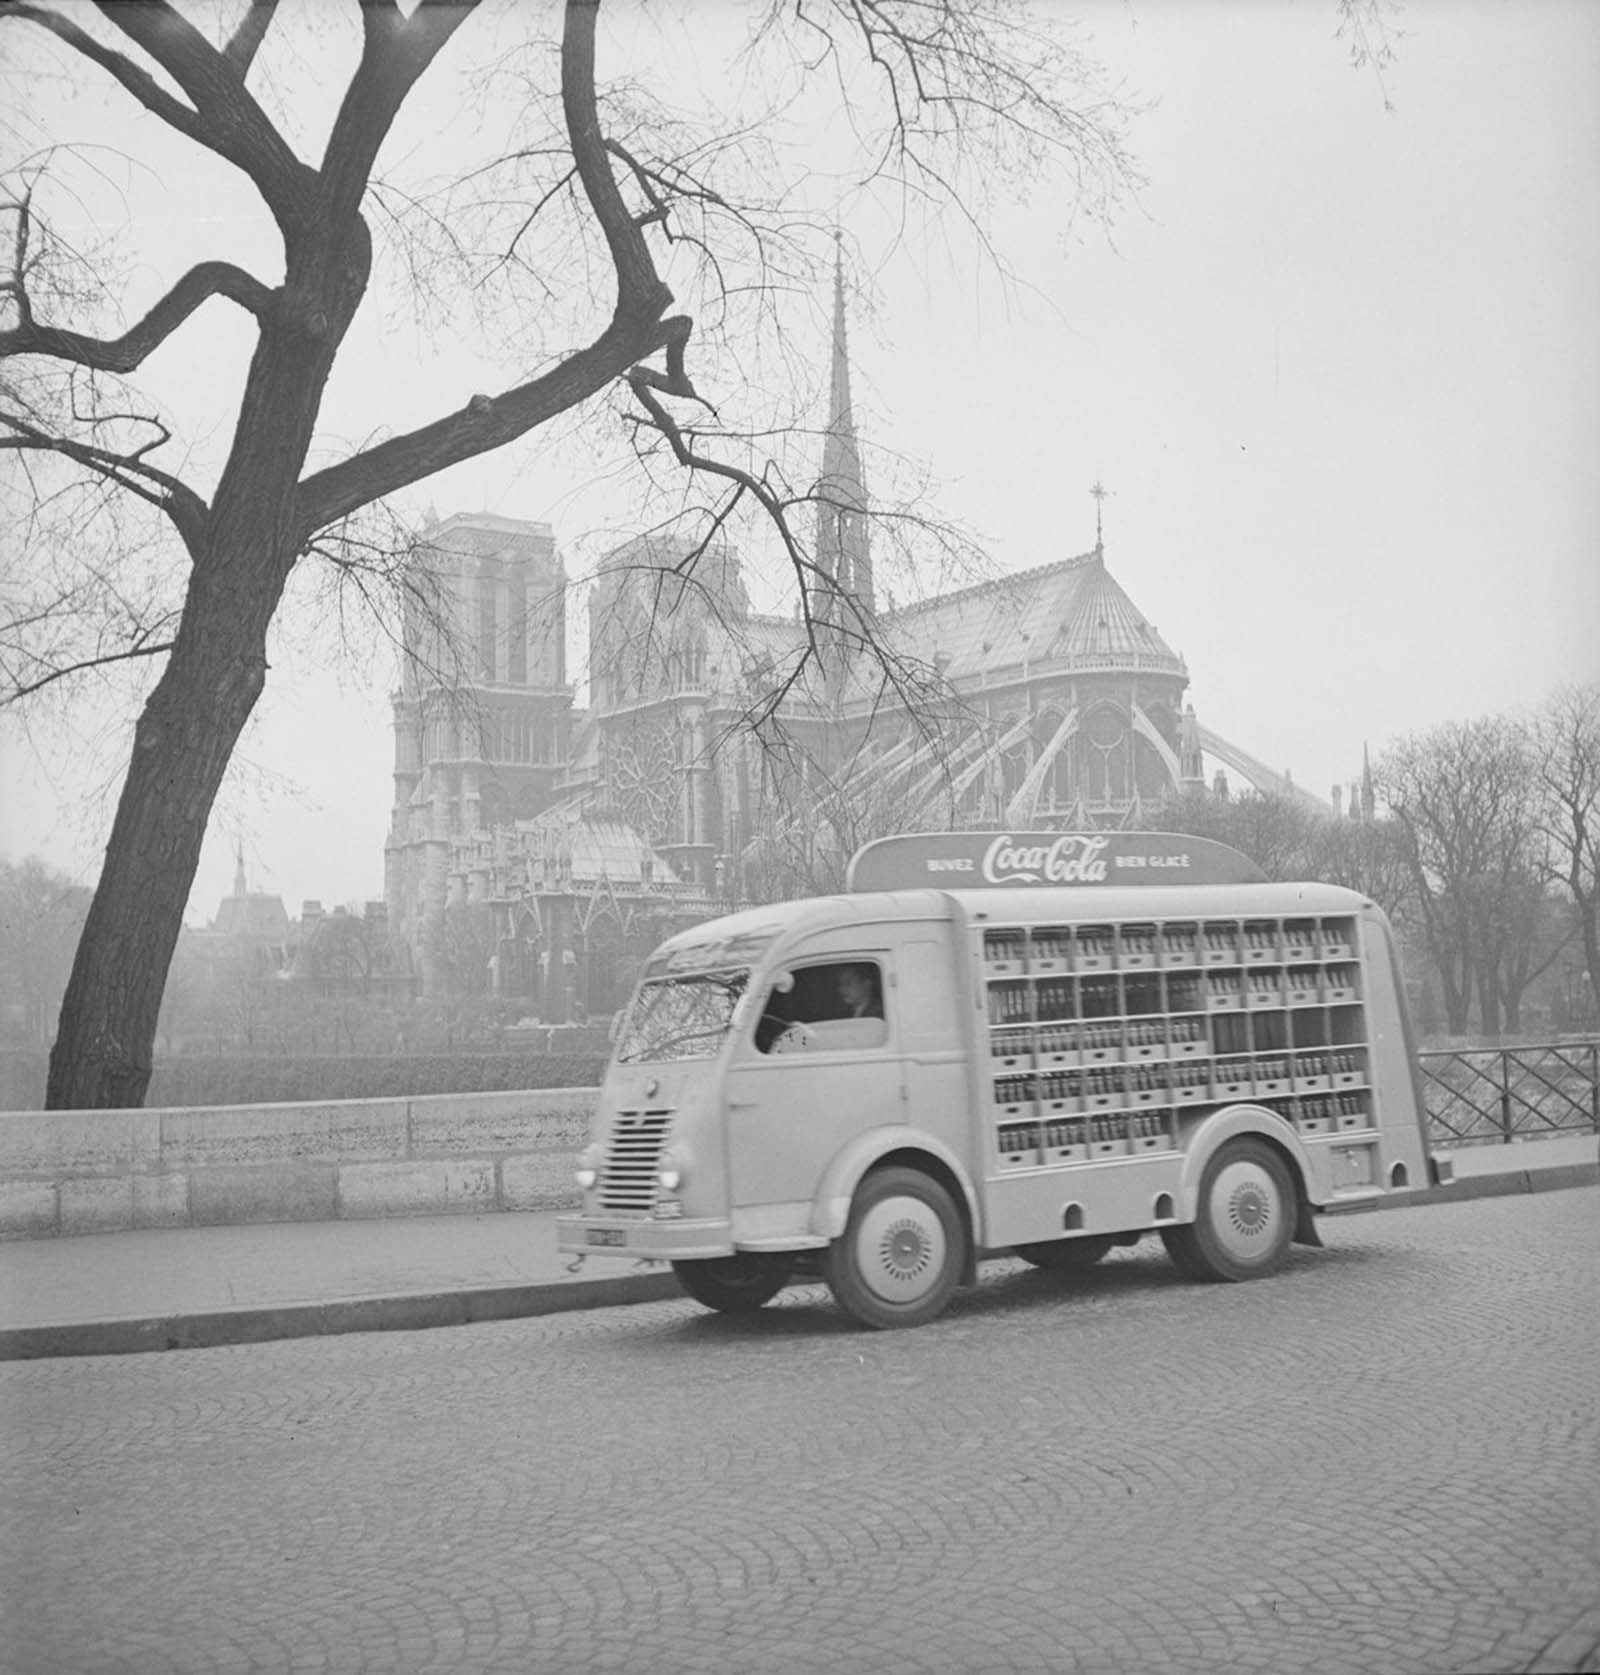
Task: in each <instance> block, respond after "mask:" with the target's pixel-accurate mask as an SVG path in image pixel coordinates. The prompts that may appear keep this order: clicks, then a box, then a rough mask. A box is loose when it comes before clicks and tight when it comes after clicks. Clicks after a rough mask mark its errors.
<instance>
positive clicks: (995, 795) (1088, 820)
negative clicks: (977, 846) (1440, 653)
mask: <svg viewBox="0 0 1600 1675" xmlns="http://www.w3.org/2000/svg"><path fill="white" fill-rule="evenodd" d="M830 383H831V389H830V417H829V423H828V425H827V427H826V430H825V432H824V438H823V445H822V456H823V457H822V461H821V474H820V477H819V495H818V498H819V503H820V504H821V505H822V506H824V507H825V508H826V510H825V511H824V512H822V513H821V514H820V515H819V517H818V521H817V533H816V553H815V559H816V565H817V569H818V572H819V575H820V578H821V581H822V583H823V584H824V585H822V586H821V587H820V588H819V590H818V593H817V597H816V599H815V600H814V602H813V609H812V610H811V613H810V614H811V622H810V624H809V625H807V624H806V623H805V622H804V621H803V620H802V619H801V618H800V617H799V616H798V615H797V616H795V617H782V616H768V615H763V614H761V613H759V612H756V611H753V610H752V609H751V607H750V603H749V599H748V597H747V595H746V591H745V587H744V584H743V581H742V579H741V573H740V561H739V556H738V554H737V553H736V552H734V551H732V550H731V549H729V548H727V547H723V546H712V547H709V548H707V549H706V550H704V551H702V552H700V553H699V555H698V557H696V558H695V560H694V563H693V566H692V568H690V567H688V566H686V565H685V564H684V562H683V561H684V560H685V559H686V558H687V557H688V555H689V553H690V548H689V546H688V544H687V543H684V542H679V541H675V540H673V539H663V538H660V537H641V538H640V539H638V540H635V541H633V542H630V543H628V544H626V545H624V546H622V547H619V548H618V549H617V550H615V551H613V552H611V553H610V554H608V555H607V556H606V557H605V559H604V560H603V561H602V563H601V566H600V568H599V571H598V573H597V575H596V577H595V578H594V580H593V583H592V585H591V588H590V597H589V607H588V642H587V643H588V671H587V673H588V704H587V707H581V708H580V707H578V705H577V704H576V703H575V684H574V682H573V681H572V680H571V679H570V678H569V673H568V669H567V599H568V583H569V578H568V576H567V574H566V571H565V566H564V564H563V562H562V559H561V556H560V553H559V551H558V549H557V545H556V539H555V535H554V532H553V530H552V529H551V528H550V526H549V525H548V524H543V523H525V522H519V521H517V520H514V519H510V518H502V517H495V516H492V515H489V514H458V515H456V516H453V517H449V518H446V519H443V520H442V521H435V522H434V523H433V524H432V525H431V526H430V527H429V528H427V529H425V530H424V531H423V532H422V533H421V535H420V536H419V538H418V541H417V544H416V565H417V568H418V573H419V575H420V577H421V578H422V580H423V581H424V582H425V583H426V585H427V589H428V591H429V592H430V593H431V595H432V608H430V609H427V610H418V611H417V612H416V613H415V614H414V616H413V618H412V620H411V621H410V622H409V623H408V626H407V632H406V653H407V655H406V658H405V669H404V673H403V677H402V683H401V688H400V691H399V692H398V693H397V694H396V696H395V699H394V727H395V771H394V784H395V796H394V809H393V816H392V822H391V826H390V832H389V837H388V841H387V844H386V869H385V897H386V901H387V907H388V921H389V926H390V931H391V934H392V936H393V937H394V938H395V939H396V941H397V943H398V945H399V946H398V947H397V949H396V952H397V954H399V955H401V957H402V958H403V959H405V960H408V961H409V962H410V965H411V968H412V970H413V971H414V972H415V974H416V975H417V977H418V978H419V979H420V984H421V988H422V991H423V993H424V994H433V995H440V994H446V993H452V992H467V993H491V994H494V995H497V996H500V997H503V998H505V999H506V1000H507V1001H508V1002H511V1003H513V1004H516V1005H519V1006H521V1007H522V1008H524V1009H525V1010H526V1011H527V1013H528V1014H529V1015H533V1016H538V1017H541V1018H542V1019H543V1020H544V1021H546V1022H564V1021H567V1020H568V1019H570V1018H572V1017H574V1016H577V1017H583V1016H585V1015H592V1014H596V1013H603V1012H609V1011H611V1010H613V1009H614V1007H615V1006H616V1005H617V1004H619V1002H620V1001H621V1000H622V999H623V998H625V996H626V993H627V990H628V987H629V986H630V985H631V983H632V981H633V978H634V976H635V974H636V972H637V969H638V964H639V961H640V960H641V959H642V958H643V956H644V955H645V954H647V953H648V952H649V951H650V949H651V948H652V947H654V946H655V944H656V943H658V942H659V941H660V940H661V939H662V938H663V937H665V936H667V935H669V934H671V932H673V931H675V930H677V929H680V928H682V927H683V926H685V925H687V924H690V923H693V922H694V921H696V920H699V919H703V918H705V917H707V916H709V915H712V914H715V913H719V912H725V911H728V910H729V909H730V908H732V907H734V906H738V905H742V904H747V903H749V902H752V901H762V900H771V899H775V898H777V897H781V896H784V895H791V894H799V893H806V892H812V891H816V890H823V889H830V888H836V887H838V885H839V883H840V881H841V880H842V877H843V868H844V864H845V863H846V862H847V861H848V859H849V855H850V853H851V852H852V851H853V850H854V849H855V848H856V847H858V846H859V844H860V843H862V842H865V841H866V840H867V839H869V838H871V837H876V836H880V835H882V834H883V833H885V832H888V831H895V830H899V831H932V830H947V829H952V828H959V827H1003V826H1011V827H1015V828H1019V829H1041V828H1059V829H1063V830H1066V829H1082V828H1085V827H1095V826H1099V827H1107V826H1141V825H1142V826H1151V825H1158V824H1159V814H1160V810H1161V808H1162V807H1163V805H1164V804H1165V803H1166V802H1167V801H1168V800H1169V799H1171V798H1172V797H1174V796H1175V795H1177V794H1180V793H1181V792H1182V791H1183V790H1184V789H1186V788H1188V787H1192V786H1199V785H1201V784H1203V776H1204V768H1203V757H1204V755H1206V754H1209V755H1210V756H1212V757H1213V758H1215V759H1217V760H1219V761H1223V762H1226V763H1227V764H1228V765H1230V766H1232V767H1234V768H1235V769H1236V770H1237V771H1239V772H1240V773H1241V774H1242V775H1243V776H1244V777H1245V778H1246V779H1248V780H1249V781H1250V782H1252V783H1253V784H1255V785H1256V786H1257V787H1259V788H1261V789H1264V790H1280V791H1281V790H1284V789H1285V788H1286V783H1285V782H1284V781H1283V780H1281V779H1280V778H1279V777H1278V776H1277V775H1275V774H1273V773H1272V772H1271V771H1270V770H1269V769H1267V768H1265V767H1264V766H1263V765H1262V764H1260V763H1258V762H1256V761H1254V760H1253V759H1252V758H1250V757H1248V756H1246V755H1245V754H1244V753H1243V752H1240V751H1238V750H1236V749H1235V748H1234V747H1232V746H1230V745H1228V744H1227V743H1226V742H1225V741H1223V740H1221V739H1219V738H1217V737H1215V735H1213V734H1211V733H1210V732H1209V731H1208V730H1206V729H1203V728H1202V727H1201V726H1200V725H1199V722H1198V720H1197V718H1196V716H1195V713H1194V711H1193V709H1192V708H1191V707H1189V706H1188V705H1187V704H1186V703H1185V701H1184V694H1185V689H1186V688H1187V686H1188V683H1189V676H1188V670H1187V668H1186V666H1185V664H1184V661H1183V659H1182V658H1181V657H1180V656H1179V655H1178V654H1177V653H1176V652H1175V651H1174V650H1173V649H1172V648H1171V647H1170V646H1169V645H1168V644H1167V643H1166V642H1165V641H1164V640H1163V639H1162V637H1161V636H1160V634H1158V633H1157V632H1156V630H1155V628H1154V627H1152V625H1151V624H1150V622H1149V620H1148V619H1147V618H1146V617H1145V615H1144V614H1143V612H1141V611H1140V610H1139V609H1138V607H1137V606H1135V605H1134V603H1133V602H1132V601H1131V600H1130V599H1129V598H1128V595H1127V594H1126V593H1125V592H1124V591H1123V589H1122V587H1121V586H1120V585H1119V584H1118V582H1117V581H1116V579H1115V577H1113V576H1112V574H1111V572H1110V570H1109V569H1108V568H1107V565H1106V560H1105V552H1104V549H1103V543H1102V541H1101V539H1100V537H1099V521H1098V518H1097V523H1096V542H1095V546H1094V548H1093V549H1092V550H1091V551H1089V552H1085V553H1080V554H1077V555H1075V556H1071V557H1064V558H1059V559H1056V560H1054V561H1052V562H1050V563H1046V564H1043V565H1040V566H1038V567H1036V568H1034V569H1030V570H1026V571H1022V572H1020V573H1018V574H1014V575H1008V576H1004V577H1002V578H999V579H996V580H993V581H987V582H983V583H981V584H980V585H978V586H973V587H966V588H962V589H960V590H958V591H955V592H949V593H945V594H942V595H939V596H937V597H933V598H929V599H926V600H923V601H921V602H919V603H915V604H912V605H908V606H904V607H900V608H892V607H888V606H885V607H883V608H880V605H879V601H878V599H877V597H876V589H875V586H874V578H873V564H872V553H871V542H870V539H869V520H868V519H867V517H866V516H865V515H864V512H865V508H866V506H867V498H866V488H865V483H864V480H863V472H862V469H861V463H860V453H859V445H858V440H857V436H856V428H855V423H854V418H853V415H852V411H851V400H850V375H849V362H848V357H847V353H846V342H845V307H844V290H843V281H842V276H838V275H836V278H835V287H834V329H833V343H832V359H831V372H830ZM1097 492H1098V491H1097ZM675 567H676V568H675ZM864 636H866V637H870V639H871V641H872V642H873V644H874V645H875V646H876V647H877V648H879V649H878V652H877V654H875V655H874V654H873V653H872V652H871V651H869V650H867V649H865V648H864V646H863V638H864ZM808 643H809V644H811V645H813V646H814V647H815V648H816V650H817V652H818V654H819V655H818V656H817V657H816V658H815V659H813V660H811V661H802V659H801V653H802V652H803V651H804V649H805V648H806V646H807V645H808ZM886 659H887V666H888V667H889V668H890V669H891V670H892V671H895V672H896V676H895V678H891V679H889V680H887V681H886V679H885V672H884V671H885V667H886ZM789 671H797V675H796V677H795V678H793V679H789V678H787V676H788V672H789ZM920 677H925V678H920ZM780 689H781V692H782V696H781V700H779V701H778V702H777V703H776V704H774V702H773V694H774V693H775V692H776V691H779V690H780ZM758 718H760V719H763V720H764V725H762V726H761V727H759V728H755V729H753V728H752V726H751V722H752V720H753V719H758Z"/></svg>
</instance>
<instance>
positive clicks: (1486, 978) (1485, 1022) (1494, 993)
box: [1478, 963, 1500, 1036]
mask: <svg viewBox="0 0 1600 1675" xmlns="http://www.w3.org/2000/svg"><path fill="white" fill-rule="evenodd" d="M1478 1024H1479V1028H1480V1029H1481V1030H1482V1032H1483V1034H1485V1035H1491V1036H1498V1035H1499V1034H1500V985H1499V984H1498V983H1497V982H1496V981H1495V968H1494V966H1493V965H1492V964H1488V963H1485V964H1483V965H1480V966H1479V967H1478Z"/></svg>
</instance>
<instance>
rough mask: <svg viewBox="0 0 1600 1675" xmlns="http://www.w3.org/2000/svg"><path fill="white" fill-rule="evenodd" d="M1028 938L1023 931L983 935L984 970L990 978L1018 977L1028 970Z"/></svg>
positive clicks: (1000, 931)
mask: <svg viewBox="0 0 1600 1675" xmlns="http://www.w3.org/2000/svg"><path fill="white" fill-rule="evenodd" d="M1027 948H1028V938H1027V934H1026V932H1024V931H1021V930H1010V929H1006V930H987V931H985V932H984V933H983V969H984V974H985V975H986V976H989V977H1017V976H1020V975H1021V974H1022V973H1023V972H1025V971H1026V970H1027V969H1028V954H1027Z"/></svg>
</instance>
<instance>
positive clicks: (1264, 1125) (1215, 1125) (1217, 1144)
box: [1178, 1105, 1322, 1245]
mask: <svg viewBox="0 0 1600 1675" xmlns="http://www.w3.org/2000/svg"><path fill="white" fill-rule="evenodd" d="M1237 1139H1250V1140H1260V1141H1261V1142H1262V1143H1263V1144H1264V1145H1266V1146H1269V1147H1270V1148H1271V1149H1272V1150H1273V1151H1274V1152H1276V1153H1277V1154H1278V1156H1279V1157H1280V1158H1281V1159H1282V1160H1283V1163H1284V1165H1285V1167H1286V1168H1287V1169H1288V1171H1289V1183H1290V1185H1291V1186H1292V1187H1293V1188H1294V1198H1295V1226H1294V1243H1295V1244H1297V1245H1321V1243H1322V1238H1321V1235H1320V1234H1319V1233H1318V1232H1317V1224H1316V1221H1315V1218H1314V1214H1313V1212H1314V1211H1315V1209H1316V1205H1315V1203H1314V1202H1313V1200H1312V1197H1311V1183H1312V1182H1313V1180H1314V1179H1315V1176H1314V1174H1313V1172H1312V1166H1311V1159H1310V1157H1309V1156H1308V1155H1307V1153H1306V1148H1305V1143H1304V1142H1303V1141H1302V1140H1301V1138H1300V1136H1299V1135H1298V1134H1296V1133H1295V1131H1294V1129H1293V1128H1291V1127H1290V1126H1289V1124H1288V1123H1287V1122H1286V1121H1285V1120H1284V1119H1283V1118H1282V1117H1280V1116H1279V1115H1278V1113H1277V1112H1276V1111H1270V1110H1268V1109H1267V1107H1266V1106H1264V1105H1229V1106H1227V1107H1226V1108H1225V1109H1223V1110H1221V1111H1216V1112H1213V1114H1212V1115H1211V1116H1209V1117H1207V1118H1206V1120H1205V1121H1204V1122H1203V1123H1201V1125H1200V1127H1199V1128H1198V1129H1197V1130H1196V1131H1195V1136H1194V1140H1193V1141H1192V1143H1191V1144H1190V1145H1189V1147H1188V1149H1187V1150H1186V1151H1185V1153H1184V1164H1183V1174H1182V1176H1181V1177H1180V1179H1179V1183H1178V1204H1179V1211H1180V1220H1181V1221H1184V1222H1192V1221H1193V1220H1194V1219H1195V1217H1196V1216H1197V1215H1198V1214H1199V1200H1200V1182H1201V1179H1202V1178H1203V1177H1204V1175H1205V1172H1206V1168H1207V1166H1208V1165H1209V1164H1210V1162H1211V1159H1212V1158H1213V1157H1215V1156H1216V1154H1217V1152H1218V1151H1220V1150H1221V1148H1222V1147H1223V1146H1225V1145H1227V1143H1228V1142H1229V1141H1230V1140H1237Z"/></svg>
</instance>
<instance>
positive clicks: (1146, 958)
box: [1117, 925, 1156, 971]
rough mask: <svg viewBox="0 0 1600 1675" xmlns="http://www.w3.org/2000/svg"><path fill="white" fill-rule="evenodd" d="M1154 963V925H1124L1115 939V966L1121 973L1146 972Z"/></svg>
mask: <svg viewBox="0 0 1600 1675" xmlns="http://www.w3.org/2000/svg"><path fill="white" fill-rule="evenodd" d="M1155 963H1156V928H1155V926H1154V925H1124V926H1123V927H1122V930H1121V932H1120V933H1119V935H1118V937H1117V964H1118V966H1119V967H1120V968H1121V969H1122V970H1123V971H1148V970H1150V969H1151V968H1152V967H1153V966H1154V965H1155Z"/></svg>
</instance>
